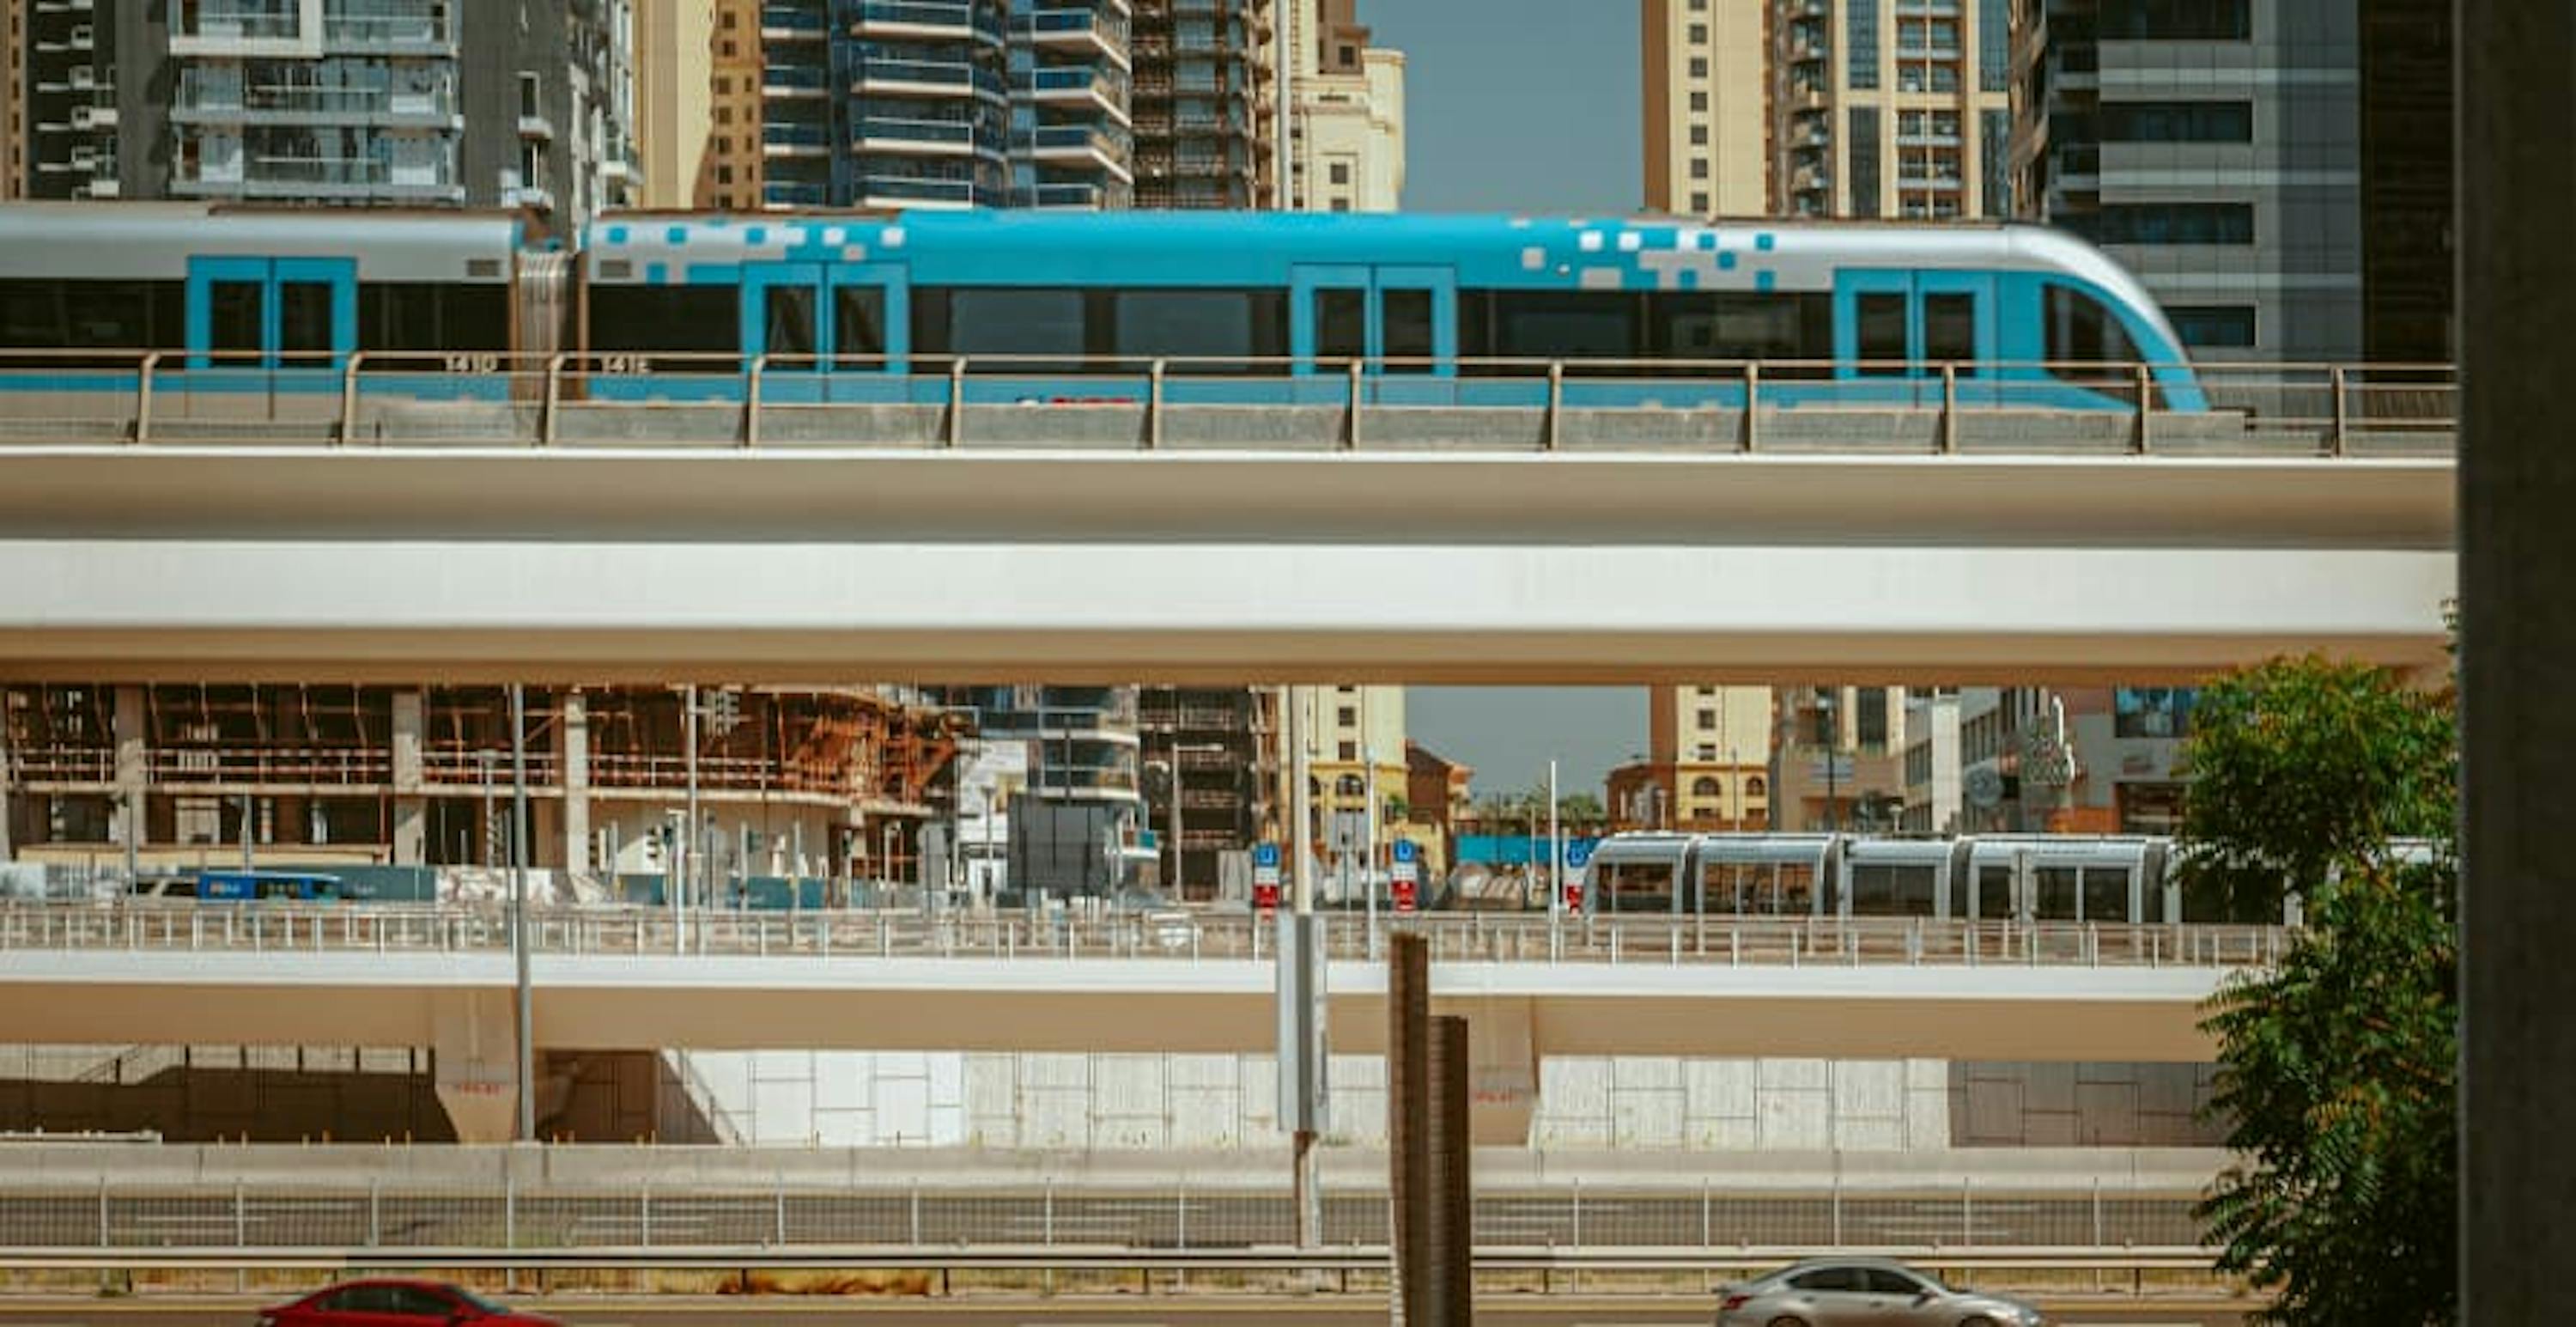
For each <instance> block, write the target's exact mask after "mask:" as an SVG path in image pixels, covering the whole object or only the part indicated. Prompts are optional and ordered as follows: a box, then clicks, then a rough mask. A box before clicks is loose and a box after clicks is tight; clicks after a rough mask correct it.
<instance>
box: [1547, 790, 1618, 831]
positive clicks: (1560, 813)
mask: <svg viewBox="0 0 2576 1327" xmlns="http://www.w3.org/2000/svg"><path fill="white" fill-rule="evenodd" d="M1556 816H1557V819H1559V820H1562V821H1564V822H1565V823H1567V824H1571V825H1590V824H1597V823H1599V822H1601V821H1604V820H1607V819H1609V818H1610V813H1609V812H1608V811H1607V810H1605V809H1603V808H1602V805H1601V799H1600V798H1599V797H1598V796H1595V795H1594V794H1592V793H1567V794H1566V795H1564V796H1563V797H1560V798H1557V799H1556Z"/></svg>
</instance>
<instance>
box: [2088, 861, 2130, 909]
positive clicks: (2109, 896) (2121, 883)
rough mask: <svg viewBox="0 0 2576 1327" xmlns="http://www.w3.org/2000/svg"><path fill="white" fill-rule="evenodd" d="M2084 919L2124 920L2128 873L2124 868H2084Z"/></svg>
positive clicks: (2126, 904)
mask: <svg viewBox="0 0 2576 1327" xmlns="http://www.w3.org/2000/svg"><path fill="white" fill-rule="evenodd" d="M2084 920H2086V921H2088V922H2125V921H2133V920H2135V918H2132V917H2131V916H2129V873H2128V871H2127V870H2126V869H2125V868H2115V867H2102V866H2088V867H2086V868H2084Z"/></svg>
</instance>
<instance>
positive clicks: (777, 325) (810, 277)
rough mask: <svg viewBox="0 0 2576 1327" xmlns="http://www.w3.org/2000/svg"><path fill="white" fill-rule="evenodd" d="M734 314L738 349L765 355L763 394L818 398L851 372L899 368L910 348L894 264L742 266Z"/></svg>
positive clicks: (907, 315)
mask: <svg viewBox="0 0 2576 1327" xmlns="http://www.w3.org/2000/svg"><path fill="white" fill-rule="evenodd" d="M740 317H741V320H742V331H741V341H742V348H743V353H744V354H745V355H763V356H767V358H766V359H765V360H764V361H763V370H762V371H763V373H764V374H767V375H771V376H769V377H767V378H766V379H765V380H764V381H763V383H762V385H761V395H762V396H763V397H764V398H767V397H770V396H772V395H775V396H777V397H779V398H780V399H797V398H799V397H811V398H820V397H822V396H824V395H826V386H827V384H831V385H837V381H838V380H839V379H842V378H847V377H848V376H849V375H853V374H858V375H879V376H881V375H884V374H888V373H900V372H902V371H903V365H902V362H901V360H900V358H898V357H899V356H902V355H904V354H905V353H907V352H908V351H909V349H910V344H909V342H910V332H911V326H910V324H911V317H910V308H909V305H908V301H907V300H906V299H905V289H904V283H903V267H902V265H901V264H898V263H745V264H743V268H742V308H741V313H740ZM856 381H864V379H859V380H856ZM800 388H801V390H800ZM830 394H831V395H833V396H835V397H837V396H838V395H840V394H839V393H837V392H834V393H830Z"/></svg>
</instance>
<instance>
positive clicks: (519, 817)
mask: <svg viewBox="0 0 2576 1327" xmlns="http://www.w3.org/2000/svg"><path fill="white" fill-rule="evenodd" d="M510 804H511V805H510V866H511V870H510V953H511V956H512V958H513V960H514V961H515V963H516V966H517V968H518V1010H517V1014H518V1028H519V1037H518V1041H519V1075H518V1076H519V1141H520V1142H523V1143H533V1142H535V1141H536V1140H537V1078H536V1064H537V1055H536V1047H535V1045H534V1042H535V1040H536V1011H535V1010H534V1008H532V1007H531V1001H530V998H529V996H530V992H529V990H528V711H527V695H526V692H525V691H524V690H523V689H522V688H521V687H520V685H519V684H518V683H516V682H513V683H511V684H510Z"/></svg>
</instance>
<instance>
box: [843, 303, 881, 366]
mask: <svg viewBox="0 0 2576 1327" xmlns="http://www.w3.org/2000/svg"><path fill="white" fill-rule="evenodd" d="M885 306H886V293H885V290H884V289H883V288H882V287H878V286H841V287H838V288H837V289H835V290H833V292H832V353H833V354H834V355H835V356H838V357H840V358H841V359H842V360H843V361H844V367H848V368H858V369H873V368H878V367H880V365H878V364H877V363H876V362H875V361H873V360H872V359H870V358H868V357H869V356H876V355H883V354H884V353H886V316H885ZM853 357H856V358H855V359H854V358H853Z"/></svg>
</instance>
